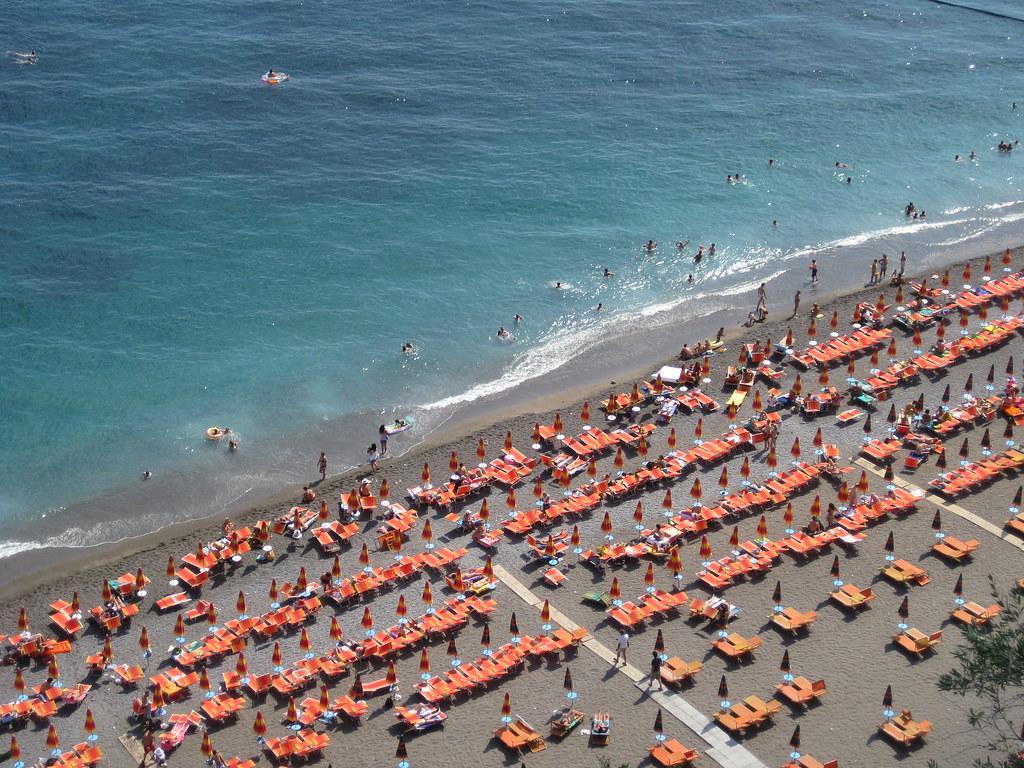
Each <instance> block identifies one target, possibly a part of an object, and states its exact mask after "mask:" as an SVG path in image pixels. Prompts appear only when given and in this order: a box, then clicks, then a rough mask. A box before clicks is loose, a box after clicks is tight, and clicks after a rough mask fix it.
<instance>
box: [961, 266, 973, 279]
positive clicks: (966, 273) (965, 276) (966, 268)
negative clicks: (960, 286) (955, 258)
mask: <svg viewBox="0 0 1024 768" xmlns="http://www.w3.org/2000/svg"><path fill="white" fill-rule="evenodd" d="M962 277H963V279H964V280H970V279H971V265H970V264H966V265H965V266H964V271H963V273H962Z"/></svg>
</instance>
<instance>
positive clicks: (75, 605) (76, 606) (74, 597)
mask: <svg viewBox="0 0 1024 768" xmlns="http://www.w3.org/2000/svg"><path fill="white" fill-rule="evenodd" d="M1008 423H1009V422H1008ZM80 612H81V605H80V603H79V600H78V590H75V591H74V592H72V593H71V615H72V616H74V615H75V614H76V613H80Z"/></svg>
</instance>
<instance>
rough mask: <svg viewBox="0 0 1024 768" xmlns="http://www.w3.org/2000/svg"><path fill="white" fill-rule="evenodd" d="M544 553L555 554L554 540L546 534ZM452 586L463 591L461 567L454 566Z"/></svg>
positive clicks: (464, 588) (464, 589)
mask: <svg viewBox="0 0 1024 768" xmlns="http://www.w3.org/2000/svg"><path fill="white" fill-rule="evenodd" d="M545 554H547V556H548V557H554V555H555V540H554V539H553V538H551V536H550V535H549V536H548V543H547V547H546V548H545ZM452 586H453V588H454V589H455V591H456V592H465V591H466V584H465V582H464V581H463V578H462V569H461V568H459V567H458V566H456V567H455V573H454V574H453V575H452Z"/></svg>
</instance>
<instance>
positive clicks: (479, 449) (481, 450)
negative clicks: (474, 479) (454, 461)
mask: <svg viewBox="0 0 1024 768" xmlns="http://www.w3.org/2000/svg"><path fill="white" fill-rule="evenodd" d="M476 457H477V458H478V459H484V458H486V457H487V443H486V442H484V439H483V438H482V437H481V438H480V439H479V440H478V441H477V443H476Z"/></svg>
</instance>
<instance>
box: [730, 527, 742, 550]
mask: <svg viewBox="0 0 1024 768" xmlns="http://www.w3.org/2000/svg"><path fill="white" fill-rule="evenodd" d="M739 545H740V527H739V526H738V525H734V526H733V527H732V533H731V534H729V546H730V547H738V546H739Z"/></svg>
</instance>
